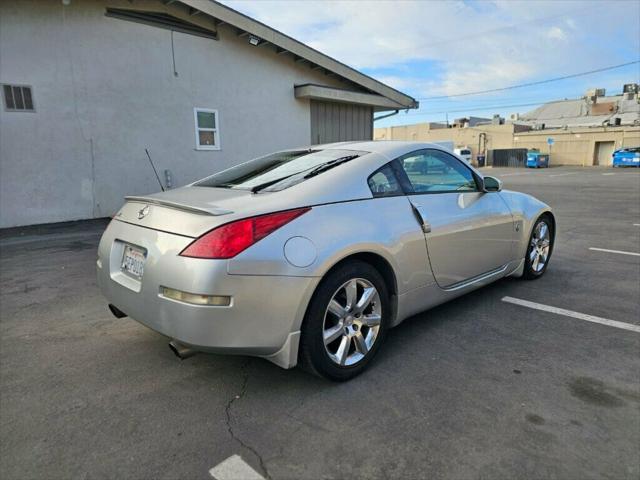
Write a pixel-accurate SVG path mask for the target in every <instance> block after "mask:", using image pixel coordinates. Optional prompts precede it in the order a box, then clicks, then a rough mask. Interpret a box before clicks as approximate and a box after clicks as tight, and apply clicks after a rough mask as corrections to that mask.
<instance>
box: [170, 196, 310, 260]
mask: <svg viewBox="0 0 640 480" xmlns="http://www.w3.org/2000/svg"><path fill="white" fill-rule="evenodd" d="M309 210H311V208H310V207H306V208H298V209H296V210H287V211H286V212H278V213H270V214H268V215H260V216H259V217H252V218H245V219H243V220H237V221H235V222H231V223H227V224H226V225H222V226H220V227H217V228H214V229H213V230H211V231H210V232H207V233H205V234H204V235H203V236H201V237H200V238H197V239H196V240H194V241H193V242H192V243H191V244H189V246H187V248H185V249H184V250H183V251H182V252H181V253H180V255H181V256H183V257H195V258H232V257H235V256H236V255H238V254H239V253H240V252H242V251H243V250H245V249H247V248H249V247H250V246H251V245H253V244H254V243H256V242H257V241H258V240H261V239H263V238H264V237H266V236H267V235H269V234H270V233H271V232H274V231H275V230H277V229H278V228H280V227H282V226H283V225H286V224H287V223H289V222H290V221H291V220H293V219H294V218H297V217H299V216H300V215H302V214H303V213H307V212H308V211H309Z"/></svg>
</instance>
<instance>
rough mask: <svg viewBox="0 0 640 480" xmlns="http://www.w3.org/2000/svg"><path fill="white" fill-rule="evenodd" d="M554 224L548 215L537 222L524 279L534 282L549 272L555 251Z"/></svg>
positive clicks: (528, 252) (532, 233)
mask: <svg viewBox="0 0 640 480" xmlns="http://www.w3.org/2000/svg"><path fill="white" fill-rule="evenodd" d="M553 239H554V232H553V223H552V222H551V219H550V218H549V216H548V215H543V216H541V217H540V218H538V220H537V221H536V223H535V225H534V227H533V231H532V232H531V237H530V238H529V246H528V248H527V255H526V257H525V262H524V275H523V276H524V278H525V279H527V280H534V279H536V278H540V277H541V276H542V275H544V272H546V271H547V266H548V265H549V259H550V258H551V252H552V251H553Z"/></svg>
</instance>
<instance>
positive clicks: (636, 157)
mask: <svg viewBox="0 0 640 480" xmlns="http://www.w3.org/2000/svg"><path fill="white" fill-rule="evenodd" d="M613 166H614V167H640V147H631V148H621V149H619V150H616V151H615V152H613Z"/></svg>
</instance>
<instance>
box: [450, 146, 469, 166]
mask: <svg viewBox="0 0 640 480" xmlns="http://www.w3.org/2000/svg"><path fill="white" fill-rule="evenodd" d="M453 153H455V154H456V155H458V156H459V157H460V158H462V159H463V160H464V161H465V162H467V163H468V164H469V165H471V149H470V148H469V147H458V148H454V149H453Z"/></svg>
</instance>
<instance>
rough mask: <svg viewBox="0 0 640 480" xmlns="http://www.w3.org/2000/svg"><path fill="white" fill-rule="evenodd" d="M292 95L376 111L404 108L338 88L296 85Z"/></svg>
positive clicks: (376, 96) (367, 94) (374, 97)
mask: <svg viewBox="0 0 640 480" xmlns="http://www.w3.org/2000/svg"><path fill="white" fill-rule="evenodd" d="M294 94H295V97H296V98H313V99H314V100H323V101H327V102H341V103H352V104H358V105H367V106H372V107H377V109H376V111H379V110H385V109H386V110H398V109H403V108H406V107H403V105H400V104H399V103H396V102H394V101H393V100H391V99H389V98H387V97H384V96H382V95H373V94H371V93H361V92H352V91H349V90H343V89H339V88H331V87H324V86H322V85H311V84H306V85H296V86H295V88H294Z"/></svg>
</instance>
